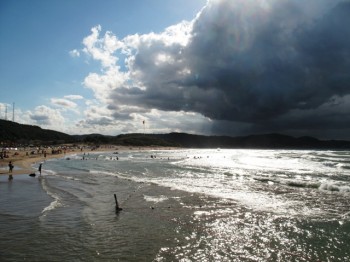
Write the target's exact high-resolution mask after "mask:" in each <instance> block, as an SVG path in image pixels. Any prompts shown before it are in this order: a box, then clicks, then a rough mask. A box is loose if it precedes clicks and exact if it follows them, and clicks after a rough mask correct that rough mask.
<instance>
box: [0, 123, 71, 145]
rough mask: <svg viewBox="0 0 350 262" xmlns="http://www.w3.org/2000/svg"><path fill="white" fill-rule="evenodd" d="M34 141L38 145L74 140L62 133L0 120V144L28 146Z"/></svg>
mask: <svg viewBox="0 0 350 262" xmlns="http://www.w3.org/2000/svg"><path fill="white" fill-rule="evenodd" d="M36 141H37V142H39V143H42V142H44V143H51V144H58V143H63V142H72V141H74V138H73V137H72V136H70V135H67V134H65V133H62V132H57V131H54V130H48V129H42V128H40V127H38V126H32V125H23V124H18V123H16V122H12V121H7V120H0V142H2V143H6V144H12V143H16V144H29V143H35V142H36Z"/></svg>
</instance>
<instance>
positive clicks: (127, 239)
mask: <svg viewBox="0 0 350 262" xmlns="http://www.w3.org/2000/svg"><path fill="white" fill-rule="evenodd" d="M151 155H152V158H151ZM83 157H84V160H82V159H83ZM117 157H118V160H117V159H116V158H117ZM43 170H44V174H43V176H42V177H39V178H38V177H36V178H31V177H28V176H27V175H23V176H15V178H14V180H13V181H12V182H8V181H7V180H6V179H7V178H6V177H5V176H2V177H0V179H1V180H0V260H1V261H18V260H28V261H33V260H34V261H42V260H45V261H62V260H63V259H65V260H69V261H118V260H119V261H315V260H316V261H317V260H320V261H349V260H350V249H349V244H348V243H350V202H349V200H350V152H348V151H290V150H223V149H221V150H217V149H215V150H214V149H211V150H207V149H200V150H197V149H192V150H176V151H150V152H144V151H140V152H138V151H134V152H120V153H119V154H111V153H101V154H100V153H97V154H90V155H87V154H86V155H84V156H83V155H82V154H80V155H79V154H78V155H74V156H70V160H66V159H56V160H51V161H47V162H46V163H44V165H43ZM113 194H116V195H117V196H118V201H119V204H120V205H121V207H122V208H123V210H122V211H121V212H119V213H116V212H115V206H114V198H113Z"/></svg>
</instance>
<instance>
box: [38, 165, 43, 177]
mask: <svg viewBox="0 0 350 262" xmlns="http://www.w3.org/2000/svg"><path fill="white" fill-rule="evenodd" d="M42 165H43V164H41V163H40V165H39V168H38V170H39V173H40V175H41V166H42Z"/></svg>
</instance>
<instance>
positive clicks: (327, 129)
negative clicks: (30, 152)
mask: <svg viewBox="0 0 350 262" xmlns="http://www.w3.org/2000/svg"><path fill="white" fill-rule="evenodd" d="M348 25H350V1H348V0H346V1H345V0H308V1H300V0H208V1H207V0H147V1H136V0H128V1H123V0H103V1H93V0H74V1H68V0H64V1H62V0H50V1H43V0H31V1H26V0H2V1H1V2H0V118H1V119H7V120H11V121H12V120H14V121H15V122H19V123H22V124H31V125H38V126H40V127H42V128H45V129H53V130H57V131H61V132H65V133H68V134H90V133H100V134H105V135H118V134H122V133H135V132H137V133H144V132H146V133H169V132H187V133H192V134H203V135H230V136H242V135H251V134H266V133H282V134H287V135H293V136H296V137H300V136H314V137H317V138H319V139H348V140H350V27H349V26H348ZM13 111H14V112H15V113H14V114H13Z"/></svg>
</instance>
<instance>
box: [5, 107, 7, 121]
mask: <svg viewBox="0 0 350 262" xmlns="http://www.w3.org/2000/svg"><path fill="white" fill-rule="evenodd" d="M5 120H7V104H6V105H5Z"/></svg>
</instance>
